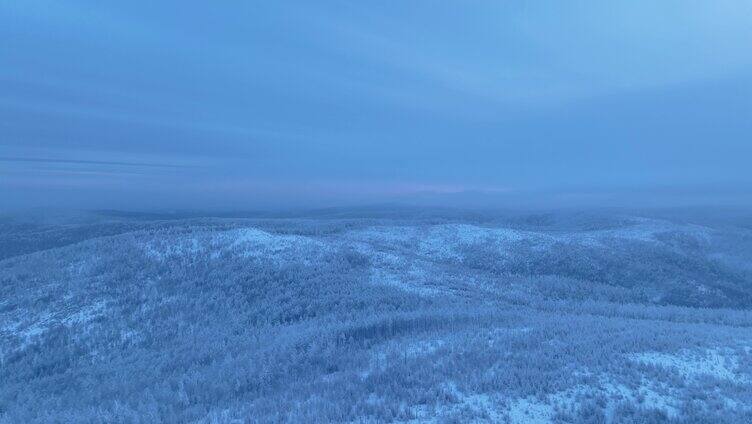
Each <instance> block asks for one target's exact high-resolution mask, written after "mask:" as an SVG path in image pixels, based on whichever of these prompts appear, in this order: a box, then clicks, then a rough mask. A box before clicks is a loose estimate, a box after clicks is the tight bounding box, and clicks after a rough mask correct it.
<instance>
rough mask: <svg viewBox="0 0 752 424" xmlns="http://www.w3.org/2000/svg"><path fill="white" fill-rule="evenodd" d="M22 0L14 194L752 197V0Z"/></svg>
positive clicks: (503, 200)
mask: <svg viewBox="0 0 752 424" xmlns="http://www.w3.org/2000/svg"><path fill="white" fill-rule="evenodd" d="M463 6H464V7H461V6H460V3H454V4H451V3H442V4H439V3H435V2H428V1H414V2H407V3H405V2H400V3H394V4H376V3H370V4H365V3H357V4H355V3H350V2H344V1H329V2H323V3H316V4H312V3H307V2H284V3H269V4H264V3H254V4H252V3H235V4H232V5H229V4H222V5H219V4H209V3H202V2H180V3H176V2H160V3H158V4H154V3H153V2H145V1H141V0H138V1H132V2H127V3H110V2H107V3H104V2H91V1H70V2H65V3H60V2H53V1H38V0H30V1H24V2H3V3H2V4H0V39H2V40H4V42H3V43H0V198H2V199H4V200H3V201H2V202H0V209H16V208H26V207H50V206H60V207H79V208H125V209H138V210H145V209H151V208H193V209H200V208H215V209H216V208H222V209H248V208H258V209H270V208H280V207H324V206H344V205H357V204H371V203H380V202H392V201H400V202H401V201H405V202H413V203H416V204H438V205H458V206H499V205H508V204H529V205H535V206H539V205H552V206H557V205H558V206H572V205H579V204H581V205H589V206H593V205H598V206H604V205H605V206H614V205H631V204H643V205H657V206H671V205H680V206H681V205H693V204H705V205H714V204H724V205H752V172H750V171H749V158H750V157H752V142H750V134H752V55H750V54H749V46H751V45H752V25H749V22H752V3H750V2H744V1H714V2H699V1H689V2H687V1H681V2H679V1H666V2H646V1H638V2H628V1H619V2H608V3H607V4H606V3H602V2H576V3H568V4H566V5H565V4H563V3H559V2H540V3H537V4H527V3H525V4H523V3H521V2H520V3H517V2H512V3H503V4H502V3H498V2H488V1H483V2H477V3H473V4H472V7H469V6H468V5H466V4H463Z"/></svg>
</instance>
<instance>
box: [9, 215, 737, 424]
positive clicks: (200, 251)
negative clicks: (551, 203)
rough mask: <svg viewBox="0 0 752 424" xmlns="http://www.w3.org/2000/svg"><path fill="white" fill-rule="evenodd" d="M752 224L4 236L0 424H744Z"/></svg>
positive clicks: (90, 224) (262, 222)
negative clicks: (481, 423) (39, 423)
mask: <svg viewBox="0 0 752 424" xmlns="http://www.w3.org/2000/svg"><path fill="white" fill-rule="evenodd" d="M747 217H748V215H744V214H737V215H734V216H733V217H730V216H724V217H720V218H718V217H713V218H708V217H704V216H703V215H702V214H698V213H692V214H687V213H679V212H676V211H663V212H661V213H655V212H654V213H639V212H634V211H632V212H618V213H617V212H598V213H545V214H513V213H505V214H501V213H499V214H493V213H485V214H473V215H462V214H459V213H451V214H450V213H446V212H445V211H444V212H437V213H435V214H425V213H423V214H417V213H412V214H411V213H404V211H403V212H402V213H395V214H390V213H382V212H378V213H373V212H372V213H368V214H366V213H363V211H360V212H358V213H355V212H353V213H346V212H344V211H327V212H325V213H324V212H322V213H320V214H317V215H316V216H307V217H305V216H297V217H292V216H291V217H286V218H278V219H275V218H271V217H256V218H238V217H234V218H227V217H225V218H217V217H215V218H201V217H188V218H179V219H178V218H172V219H165V218H164V217H140V218H134V217H123V216H120V217H115V216H112V215H107V216H98V217H88V218H87V219H85V220H74V221H71V220H69V219H66V220H57V221H54V220H53V221H50V222H45V223H37V224H33V223H29V222H27V221H28V220H22V219H18V218H10V217H8V218H5V219H4V220H3V221H2V224H0V240H1V241H2V251H1V252H0V348H1V350H0V422H3V423H33V422H61V423H62V422H65V423H68V422H78V423H87V422H90V423H99V422H134V423H135V422H201V423H230V422H264V423H265V422H413V423H418V422H520V423H524V422H562V423H582V422H618V423H622V422H677V423H678V422H682V423H683V422H708V423H710V422H712V423H716V422H728V423H739V422H750V421H752V407H751V406H750V405H752V265H751V264H752V261H751V258H752V226H750V225H749V222H751V221H749V220H748V218H747Z"/></svg>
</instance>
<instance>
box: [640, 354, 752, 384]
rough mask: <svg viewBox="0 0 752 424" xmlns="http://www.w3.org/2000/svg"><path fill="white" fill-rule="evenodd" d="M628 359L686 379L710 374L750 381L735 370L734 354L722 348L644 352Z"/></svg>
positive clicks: (734, 379)
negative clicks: (670, 371) (657, 367)
mask: <svg viewBox="0 0 752 424" xmlns="http://www.w3.org/2000/svg"><path fill="white" fill-rule="evenodd" d="M630 359H632V360H634V361H637V362H641V363H644V364H651V365H656V366H659V367H664V368H669V369H672V370H674V371H676V372H677V373H679V374H680V375H682V376H683V377H684V378H687V379H697V378H698V377H701V376H712V377H715V378H718V379H720V380H727V381H732V382H747V381H751V380H750V378H749V377H748V376H744V375H741V374H740V373H738V372H737V369H738V361H737V359H736V357H735V356H734V354H733V353H732V352H729V351H724V350H722V349H705V350H703V351H682V352H680V353H678V354H668V353H658V352H645V353H639V354H635V355H631V356H630Z"/></svg>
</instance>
